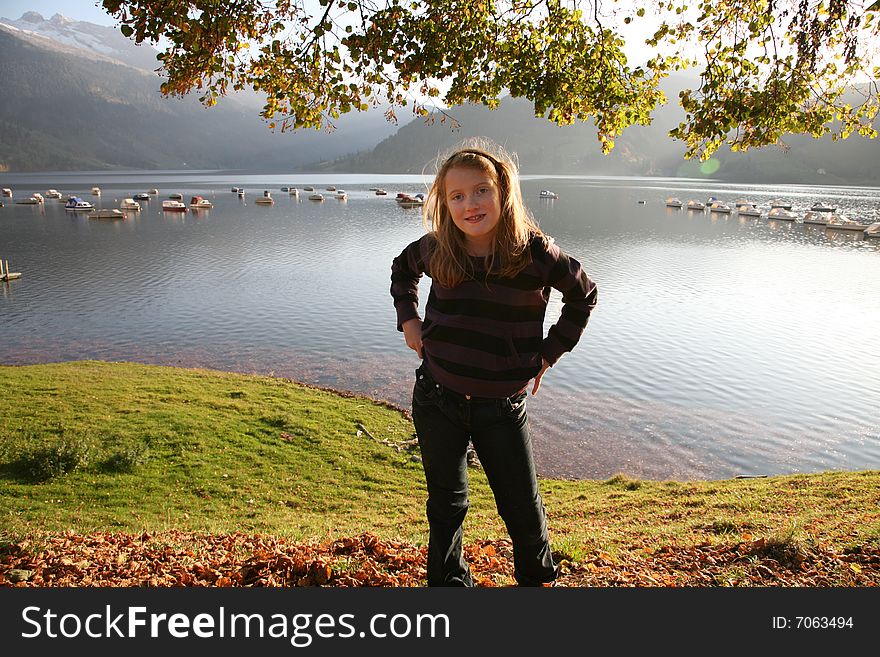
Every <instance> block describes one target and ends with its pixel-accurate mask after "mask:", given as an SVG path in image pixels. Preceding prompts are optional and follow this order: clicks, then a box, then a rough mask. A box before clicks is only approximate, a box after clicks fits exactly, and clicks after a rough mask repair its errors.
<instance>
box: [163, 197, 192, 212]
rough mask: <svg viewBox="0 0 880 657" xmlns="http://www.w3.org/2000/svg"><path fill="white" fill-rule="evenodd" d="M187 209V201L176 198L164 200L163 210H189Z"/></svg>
mask: <svg viewBox="0 0 880 657" xmlns="http://www.w3.org/2000/svg"><path fill="white" fill-rule="evenodd" d="M187 210H188V208H187V207H186V203H182V202H181V201H177V200H175V199H169V200H167V201H162V212H187Z"/></svg>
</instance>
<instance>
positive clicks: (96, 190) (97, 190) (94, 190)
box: [92, 187, 101, 196]
mask: <svg viewBox="0 0 880 657" xmlns="http://www.w3.org/2000/svg"><path fill="white" fill-rule="evenodd" d="M100 195H101V188H100V187H92V196H100Z"/></svg>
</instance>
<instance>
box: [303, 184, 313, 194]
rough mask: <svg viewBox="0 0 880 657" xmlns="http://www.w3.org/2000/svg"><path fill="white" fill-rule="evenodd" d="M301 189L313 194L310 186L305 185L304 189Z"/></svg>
mask: <svg viewBox="0 0 880 657" xmlns="http://www.w3.org/2000/svg"><path fill="white" fill-rule="evenodd" d="M303 189H304V190H306V191H307V192H313V191H315V188H314V187H312V186H311V185H307V186H306V187H303Z"/></svg>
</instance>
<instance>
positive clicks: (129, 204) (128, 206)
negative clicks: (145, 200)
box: [119, 198, 141, 212]
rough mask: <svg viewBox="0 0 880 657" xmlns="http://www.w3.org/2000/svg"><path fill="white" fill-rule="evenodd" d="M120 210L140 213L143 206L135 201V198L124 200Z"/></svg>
mask: <svg viewBox="0 0 880 657" xmlns="http://www.w3.org/2000/svg"><path fill="white" fill-rule="evenodd" d="M119 209H120V210H124V211H125V212H140V211H141V204H140V203H138V202H137V201H135V200H134V199H133V198H124V199H122V202H121V203H120V204H119Z"/></svg>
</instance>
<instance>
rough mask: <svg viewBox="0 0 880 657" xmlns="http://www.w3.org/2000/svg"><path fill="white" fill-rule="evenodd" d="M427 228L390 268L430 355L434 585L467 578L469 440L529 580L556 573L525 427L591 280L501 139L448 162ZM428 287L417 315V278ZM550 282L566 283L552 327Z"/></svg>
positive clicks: (582, 311)
mask: <svg viewBox="0 0 880 657" xmlns="http://www.w3.org/2000/svg"><path fill="white" fill-rule="evenodd" d="M424 219H425V225H426V228H427V229H428V231H429V232H428V234H426V235H425V236H423V237H422V238H421V239H419V240H417V241H415V242H413V243H412V244H410V245H409V246H407V247H406V248H405V249H404V250H403V252H402V253H401V254H400V255H399V256H398V257H397V258H395V259H394V262H393V264H392V266H391V296H392V297H393V298H394V305H395V308H396V310H397V328H398V330H399V331H402V332H403V334H404V337H405V339H406V344H407V346H408V347H409V348H410V349H413V350H414V351H415V352H416V353H417V354H418V355H419V358H421V359H422V364H421V366H420V367H419V368H418V369H417V370H416V381H415V387H414V389H413V401H412V403H413V411H412V415H413V423H414V424H415V429H416V434H417V435H418V440H419V446H420V447H421V452H422V462H423V465H424V469H425V479H426V481H427V486H428V503H427V516H428V526H429V540H428V586H473V580H472V578H471V574H470V570H469V569H468V566H467V564H466V563H465V560H464V557H463V555H462V523H463V521H464V518H465V515H466V513H467V510H468V482H467V456H466V455H467V448H468V444H469V442H472V443H473V446H474V449H475V450H476V452H477V456H478V457H479V459H480V462H481V463H482V465H483V469H484V471H485V473H486V477H487V478H488V480H489V485H490V486H491V488H492V492H493V494H494V496H495V503H496V505H497V507H498V513H499V514H500V516H501V518H502V519H503V520H504V523H505V525H506V526H507V531H508V533H509V534H510V538H511V540H512V542H513V557H514V577H515V578H516V581H517V583H518V584H519V585H521V586H540V585H541V584H542V583H544V582H550V581H552V580H554V579H555V578H556V564H555V563H554V561H553V556H552V555H551V553H550V542H549V538H548V535H547V522H546V518H545V512H544V504H543V501H542V499H541V494H540V493H539V491H538V484H537V480H536V477H535V466H534V461H533V458H532V449H531V440H530V439H529V425H528V416H527V414H526V396H527V395H526V392H527V388H528V384H529V382H530V381H532V382H533V383H532V388H531V393H532V395H534V394H536V393H537V392H538V389H539V388H540V386H541V379H542V378H543V377H544V374H545V372H546V371H547V369H548V368H549V367H551V366H552V365H553V364H554V363H555V362H556V361H557V360H558V359H559V357H560V356H562V354H563V353H565V352H566V351H570V350H571V349H572V348H573V347H574V346H575V344H576V343H577V341H578V340H579V339H580V336H581V333H582V332H583V330H584V328H585V327H586V325H587V320H588V318H589V316H590V312H591V311H592V310H593V308H594V306H595V305H596V285H595V284H594V283H593V282H592V281H591V280H590V279H589V278H588V277H587V275H586V274H585V273H584V272H583V270H582V269H581V266H580V264H579V263H578V262H577V260H575V259H573V258H570V257H568V256H566V255H565V254H564V253H563V252H562V251H561V250H560V249H559V248H558V247H557V246H556V245H555V244H554V243H553V240H552V239H551V238H548V237H547V236H546V235H544V233H542V232H541V230H540V229H539V228H538V226H537V224H536V223H535V221H534V220H533V219H532V218H531V216H530V215H529V212H528V210H526V208H525V206H524V204H523V201H522V195H521V192H520V186H519V179H518V174H517V171H516V167H515V165H514V163H513V160H512V159H511V158H510V157H509V156H507V155H506V154H504V153H503V151H501V149H500V148H499V147H497V146H495V145H494V144H489V145H481V146H478V147H474V148H467V147H462V148H459V149H458V150H456V151H455V152H453V153H452V154H451V155H450V156H449V157H447V158H446V159H445V161H443V162H442V164H441V166H440V167H439V169H438V171H437V175H436V178H435V180H434V184H433V186H432V187H431V190H430V192H429V193H428V198H427V200H426V202H425V214H424ZM423 273H427V274H428V275H429V276H430V277H431V279H432V284H431V291H430V293H429V295H428V302H427V304H426V306H425V319H424V321H422V319H420V317H419V314H418V311H417V306H418V300H419V299H418V283H419V279H420V278H421V276H422V274H423ZM550 287H554V288H556V289H557V290H559V291H561V292H562V295H563V296H562V301H563V304H564V305H563V309H562V314H561V316H560V318H559V321H557V322H556V324H554V325H553V326H552V327H551V328H550V330H549V332H548V334H547V336H546V337H544V335H543V320H544V312H545V310H546V308H547V301H548V299H549V297H550Z"/></svg>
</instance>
